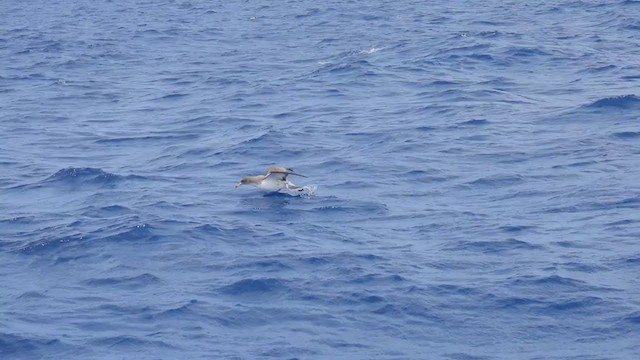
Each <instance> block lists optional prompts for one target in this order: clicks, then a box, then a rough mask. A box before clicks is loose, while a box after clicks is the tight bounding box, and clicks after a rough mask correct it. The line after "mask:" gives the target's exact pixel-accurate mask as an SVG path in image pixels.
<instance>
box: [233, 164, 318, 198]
mask: <svg viewBox="0 0 640 360" xmlns="http://www.w3.org/2000/svg"><path fill="white" fill-rule="evenodd" d="M289 175H295V176H302V177H306V176H304V175H302V174H298V173H296V172H294V171H293V169H290V168H286V167H281V166H272V167H270V168H269V170H267V174H266V175H256V176H246V177H244V178H243V179H242V180H240V182H239V183H238V184H237V185H236V188H238V187H239V186H241V185H253V186H255V187H257V188H259V189H261V190H264V191H270V192H275V191H280V190H282V189H285V190H289V191H304V188H302V187H300V186H297V185H295V184H294V183H292V182H291V181H289V180H288V179H287V177H288V176H289Z"/></svg>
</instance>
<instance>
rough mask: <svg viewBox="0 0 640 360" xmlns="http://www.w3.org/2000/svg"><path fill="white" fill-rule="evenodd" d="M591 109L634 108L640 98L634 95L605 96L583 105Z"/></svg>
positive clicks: (639, 104) (639, 102)
mask: <svg viewBox="0 0 640 360" xmlns="http://www.w3.org/2000/svg"><path fill="white" fill-rule="evenodd" d="M585 107H586V108H592V109H603V108H615V109H634V108H639V107H640V98H638V97H637V96H636V95H633V94H631V95H620V96H613V97H605V98H602V99H599V100H596V101H594V102H592V103H591V104H588V105H586V106H585Z"/></svg>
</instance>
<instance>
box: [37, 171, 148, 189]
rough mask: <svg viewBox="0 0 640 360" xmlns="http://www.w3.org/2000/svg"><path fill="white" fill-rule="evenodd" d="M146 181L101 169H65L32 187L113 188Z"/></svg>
mask: <svg viewBox="0 0 640 360" xmlns="http://www.w3.org/2000/svg"><path fill="white" fill-rule="evenodd" d="M132 179H134V180H135V179H145V178H144V177H142V176H138V175H126V176H123V175H117V174H113V173H110V172H107V171H104V170H102V169H100V168H91V167H87V168H75V167H71V168H64V169H61V170H58V171H57V172H56V173H55V174H53V175H51V176H49V177H47V178H46V179H45V180H43V181H41V182H39V183H36V184H32V185H45V184H62V185H73V186H78V185H94V186H96V185H97V186H112V185H115V184H116V183H118V182H120V181H123V180H132Z"/></svg>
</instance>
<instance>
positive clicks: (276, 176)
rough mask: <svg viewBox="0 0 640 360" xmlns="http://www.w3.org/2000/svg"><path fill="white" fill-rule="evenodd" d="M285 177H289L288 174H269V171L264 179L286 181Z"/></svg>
mask: <svg viewBox="0 0 640 360" xmlns="http://www.w3.org/2000/svg"><path fill="white" fill-rule="evenodd" d="M287 176H289V173H287V172H271V171H269V172H268V173H267V176H266V177H265V178H264V179H265V180H267V179H275V180H281V181H286V180H287Z"/></svg>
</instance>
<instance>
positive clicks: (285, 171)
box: [267, 166, 306, 180]
mask: <svg viewBox="0 0 640 360" xmlns="http://www.w3.org/2000/svg"><path fill="white" fill-rule="evenodd" d="M272 174H274V175H277V174H280V176H282V175H284V177H280V178H279V179H281V180H285V179H286V178H287V175H296V176H302V177H306V176H304V175H301V174H298V173H296V172H294V171H293V169H290V168H286V167H281V166H272V167H270V168H269V170H267V176H271V175H272Z"/></svg>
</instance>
